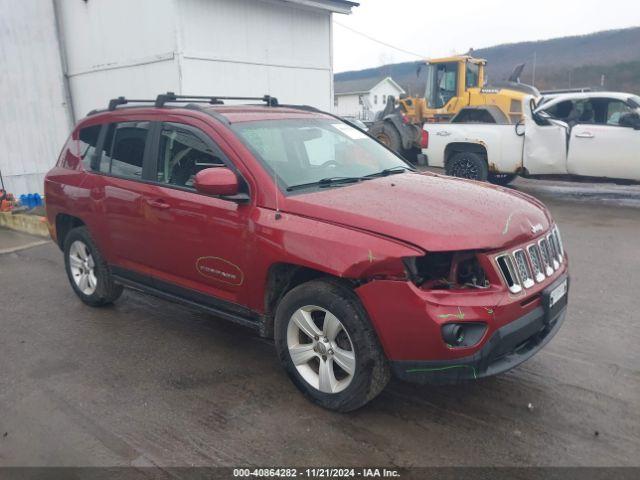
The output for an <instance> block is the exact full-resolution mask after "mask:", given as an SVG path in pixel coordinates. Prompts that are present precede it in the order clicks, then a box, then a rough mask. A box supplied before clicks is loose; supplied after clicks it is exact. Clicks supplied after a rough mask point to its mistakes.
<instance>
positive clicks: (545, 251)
mask: <svg viewBox="0 0 640 480" xmlns="http://www.w3.org/2000/svg"><path fill="white" fill-rule="evenodd" d="M538 245H540V252H542V262H543V263H544V268H545V273H546V274H547V277H550V276H551V275H553V262H552V259H551V251H550V250H549V242H547V239H546V238H543V239H541V240H540V241H539V242H538Z"/></svg>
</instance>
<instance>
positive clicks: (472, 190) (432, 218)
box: [282, 173, 551, 251]
mask: <svg viewBox="0 0 640 480" xmlns="http://www.w3.org/2000/svg"><path fill="white" fill-rule="evenodd" d="M282 210H283V211H288V212H290V213H294V214H297V215H302V216H305V217H311V218H316V219H318V220H323V221H326V222H329V223H336V224H341V225H345V226H349V227H354V228H357V229H359V230H366V231H368V232H372V233H376V234H380V235H384V236H386V237H392V238H395V239H397V240H401V241H403V242H407V243H410V244H413V245H415V246H418V247H420V248H422V249H424V250H426V251H451V250H494V249H500V248H503V247H507V246H511V245H515V244H520V243H524V242H526V241H528V240H530V239H532V238H535V237H538V236H539V235H540V234H541V233H542V232H546V231H547V230H548V229H549V227H550V225H551V218H550V216H549V214H548V212H547V210H546V208H545V207H544V205H542V203H540V202H538V201H537V200H535V199H533V198H532V197H529V196H528V195H525V194H522V193H520V192H513V191H511V190H508V189H505V188H502V187H496V186H493V185H489V184H484V183H478V182H473V181H470V180H463V179H457V178H451V177H442V176H439V175H434V174H429V173H425V174H415V173H404V174H397V175H390V176H388V177H382V178H377V179H374V180H367V181H363V182H360V183H357V184H350V185H347V186H343V187H334V188H326V189H321V190H319V191H314V192H311V193H304V194H298V195H293V196H290V197H288V198H287V200H286V205H285V206H284V208H282Z"/></svg>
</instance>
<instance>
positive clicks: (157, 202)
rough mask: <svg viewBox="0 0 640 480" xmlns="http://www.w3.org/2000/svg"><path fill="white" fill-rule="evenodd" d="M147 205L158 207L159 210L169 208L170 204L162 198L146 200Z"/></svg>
mask: <svg viewBox="0 0 640 480" xmlns="http://www.w3.org/2000/svg"><path fill="white" fill-rule="evenodd" d="M147 205H149V206H150V207H153V208H159V209H160V210H166V209H168V208H171V205H169V204H168V203H167V202H165V201H164V200H147Z"/></svg>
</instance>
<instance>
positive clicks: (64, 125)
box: [0, 0, 357, 194]
mask: <svg viewBox="0 0 640 480" xmlns="http://www.w3.org/2000/svg"><path fill="white" fill-rule="evenodd" d="M354 6H357V3H354V2H351V1H347V0H0V45H2V48H0V70H1V71H2V72H3V74H2V75H0V89H1V91H3V92H5V95H6V97H5V99H3V102H2V106H1V107H0V124H1V125H2V127H3V128H1V129H0V144H2V145H3V146H4V147H5V150H4V152H3V154H2V155H0V171H1V173H2V175H3V178H4V183H5V185H6V189H7V190H8V191H11V192H13V193H15V194H21V193H26V192H42V180H43V177H44V173H46V171H47V170H48V169H49V168H50V167H51V166H52V165H53V164H54V163H55V160H56V157H57V155H58V152H59V150H60V148H61V147H62V145H63V143H64V141H65V139H66V136H67V135H68V133H69V130H70V128H71V126H72V125H73V123H74V122H75V121H76V120H77V119H79V118H82V117H83V116H84V115H86V113H87V112H88V111H90V110H92V109H94V108H101V107H104V106H106V104H107V102H108V100H109V99H110V98H113V97H117V96H120V95H124V96H126V97H129V98H152V97H155V95H156V94H158V93H160V92H166V91H174V92H176V93H183V94H184V93H188V94H201V95H202V94H210V95H214V94H219V95H241V96H254V95H255V96H262V95H264V94H270V95H273V96H276V97H278V99H279V100H280V101H281V102H286V103H305V104H309V105H314V106H317V107H319V108H322V109H330V107H331V105H332V99H333V65H332V22H331V15H332V14H333V13H343V14H348V13H350V11H351V8H353V7H354Z"/></svg>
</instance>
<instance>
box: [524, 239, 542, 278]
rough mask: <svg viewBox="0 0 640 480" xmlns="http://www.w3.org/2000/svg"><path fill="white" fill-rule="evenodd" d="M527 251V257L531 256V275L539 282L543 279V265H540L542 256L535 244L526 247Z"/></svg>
mask: <svg viewBox="0 0 640 480" xmlns="http://www.w3.org/2000/svg"><path fill="white" fill-rule="evenodd" d="M527 250H528V251H529V257H530V258H531V266H532V267H533V275H534V277H535V279H536V282H538V283H540V282H542V281H543V280H544V267H543V265H542V258H541V256H540V249H539V248H538V246H537V245H535V244H534V245H529V246H528V247H527Z"/></svg>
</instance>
